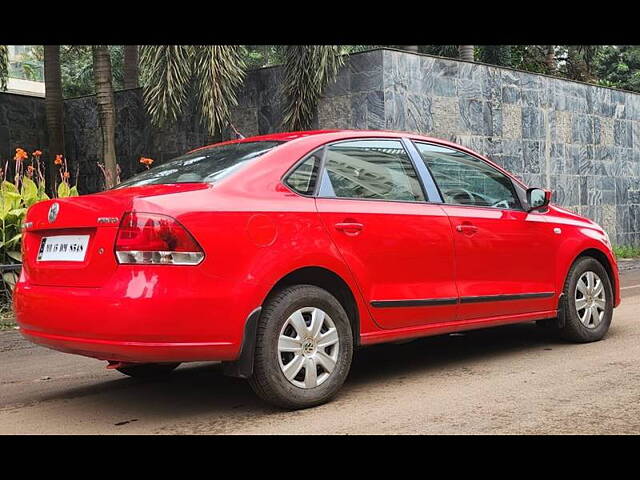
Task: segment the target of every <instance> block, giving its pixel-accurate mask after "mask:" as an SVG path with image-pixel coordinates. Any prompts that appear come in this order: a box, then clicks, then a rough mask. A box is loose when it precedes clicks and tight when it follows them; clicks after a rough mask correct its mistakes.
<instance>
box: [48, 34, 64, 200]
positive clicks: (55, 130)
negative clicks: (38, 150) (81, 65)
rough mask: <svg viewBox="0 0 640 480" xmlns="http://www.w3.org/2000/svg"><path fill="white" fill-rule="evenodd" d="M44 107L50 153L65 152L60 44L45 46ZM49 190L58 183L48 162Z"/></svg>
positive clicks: (51, 154)
mask: <svg viewBox="0 0 640 480" xmlns="http://www.w3.org/2000/svg"><path fill="white" fill-rule="evenodd" d="M44 109H45V113H46V117H47V133H48V135H49V155H50V156H51V157H52V158H53V156H54V155H58V154H64V108H63V103H62V78H61V75H60V45H45V46H44ZM46 168H47V172H48V183H49V190H50V191H51V192H52V193H53V192H54V191H55V184H56V180H57V178H56V174H57V172H56V169H55V168H54V167H53V164H52V163H51V162H46Z"/></svg>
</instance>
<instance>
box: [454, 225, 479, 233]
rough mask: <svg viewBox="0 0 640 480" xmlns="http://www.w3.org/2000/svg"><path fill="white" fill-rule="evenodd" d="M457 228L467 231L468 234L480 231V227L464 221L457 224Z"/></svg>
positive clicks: (459, 230)
mask: <svg viewBox="0 0 640 480" xmlns="http://www.w3.org/2000/svg"><path fill="white" fill-rule="evenodd" d="M456 230H457V231H458V232H460V233H466V234H467V235H472V234H474V233H476V232H477V231H478V227H476V226H475V225H473V224H471V223H462V224H460V225H456Z"/></svg>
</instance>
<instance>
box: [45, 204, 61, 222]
mask: <svg viewBox="0 0 640 480" xmlns="http://www.w3.org/2000/svg"><path fill="white" fill-rule="evenodd" d="M59 211H60V205H59V204H58V203H54V204H53V205H51V208H49V217H48V218H49V223H53V222H55V221H56V218H58V212H59Z"/></svg>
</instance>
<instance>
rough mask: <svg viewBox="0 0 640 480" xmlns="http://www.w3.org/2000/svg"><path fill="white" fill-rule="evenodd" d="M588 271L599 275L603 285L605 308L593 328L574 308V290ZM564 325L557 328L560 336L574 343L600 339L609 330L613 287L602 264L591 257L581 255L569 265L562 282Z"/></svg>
mask: <svg viewBox="0 0 640 480" xmlns="http://www.w3.org/2000/svg"><path fill="white" fill-rule="evenodd" d="M588 271H592V272H594V273H596V274H597V275H598V277H600V280H601V281H602V283H603V286H604V294H605V301H606V304H605V308H604V315H603V317H602V320H601V321H600V324H598V326H597V327H595V328H588V327H586V326H585V325H584V324H583V323H582V322H581V321H580V317H579V314H578V312H577V310H576V304H575V296H574V295H575V291H576V285H577V283H578V280H579V279H580V277H581V276H582V275H583V274H584V273H585V272H588ZM563 293H564V302H563V303H564V305H563V309H564V312H563V313H564V326H563V327H562V328H561V329H559V334H560V337H561V338H563V339H564V340H567V341H570V342H576V343H586V342H596V341H598V340H601V339H602V338H603V337H604V336H605V335H606V333H607V331H608V330H609V326H610V325H611V317H612V316H613V289H612V288H611V280H610V279H609V275H608V274H607V271H606V270H605V268H604V267H603V266H602V264H601V263H600V262H599V261H598V260H596V259H595V258H593V257H581V258H579V259H578V260H576V262H575V263H574V264H573V265H572V266H571V269H570V270H569V274H568V275H567V279H566V280H565V283H564V290H563Z"/></svg>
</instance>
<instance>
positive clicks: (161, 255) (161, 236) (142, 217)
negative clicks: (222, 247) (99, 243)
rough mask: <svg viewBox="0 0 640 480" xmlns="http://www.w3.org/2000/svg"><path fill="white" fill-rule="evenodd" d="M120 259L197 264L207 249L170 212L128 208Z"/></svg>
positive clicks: (118, 249)
mask: <svg viewBox="0 0 640 480" xmlns="http://www.w3.org/2000/svg"><path fill="white" fill-rule="evenodd" d="M115 251H116V258H117V259H118V263H128V264H152V265H156V264H158V265H197V264H199V263H200V262H201V261H202V259H203V258H204V252H203V251H202V248H201V247H200V245H198V243H197V242H196V241H195V239H194V238H193V237H192V236H191V234H190V233H189V232H188V231H187V229H186V228H184V227H183V226H182V225H181V224H180V223H178V221H177V220H176V219H174V218H171V217H169V216H167V215H159V214H155V213H137V212H127V213H126V214H125V215H124V217H123V218H122V221H121V222H120V228H119V229H118V237H117V238H116V248H115Z"/></svg>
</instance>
